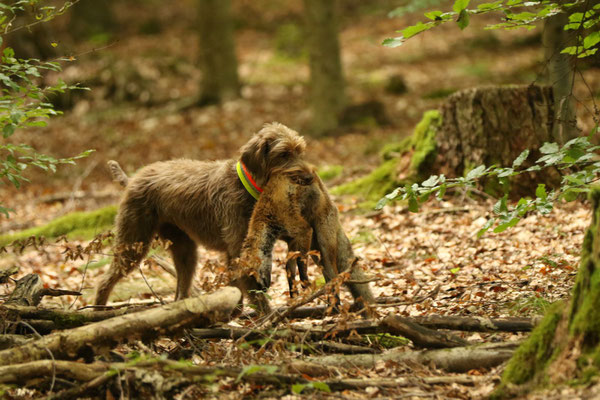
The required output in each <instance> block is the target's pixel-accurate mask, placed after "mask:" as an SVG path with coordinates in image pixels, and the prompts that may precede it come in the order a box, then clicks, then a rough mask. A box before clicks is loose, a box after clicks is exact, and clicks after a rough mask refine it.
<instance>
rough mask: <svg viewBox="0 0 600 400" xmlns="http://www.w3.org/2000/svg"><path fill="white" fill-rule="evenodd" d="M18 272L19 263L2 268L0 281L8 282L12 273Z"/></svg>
mask: <svg viewBox="0 0 600 400" xmlns="http://www.w3.org/2000/svg"><path fill="white" fill-rule="evenodd" d="M17 272H19V266H18V265H13V266H12V267H8V268H4V269H1V270H0V283H6V282H8V279H9V278H10V277H11V275H14V274H16V273H17Z"/></svg>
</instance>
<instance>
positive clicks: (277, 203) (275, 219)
mask: <svg viewBox="0 0 600 400" xmlns="http://www.w3.org/2000/svg"><path fill="white" fill-rule="evenodd" d="M282 235H283V236H287V237H290V238H293V240H294V248H295V249H297V250H299V251H300V252H301V253H302V254H304V255H306V254H307V252H308V250H309V249H311V248H312V249H314V250H317V251H319V252H320V254H321V258H320V259H317V260H315V261H317V262H319V264H320V265H321V267H322V270H323V275H324V276H325V280H326V281H330V280H331V279H333V278H334V277H335V276H336V275H337V274H338V273H340V272H344V271H349V272H350V281H348V282H347V283H346V286H347V287H348V288H349V289H350V292H351V293H352V296H353V297H354V299H355V309H357V310H361V309H363V308H364V306H365V305H366V304H372V303H374V298H373V295H372V293H371V290H370V289H369V285H368V283H367V282H366V280H365V276H364V274H363V272H362V271H361V269H360V268H358V266H357V265H356V261H357V258H356V257H355V255H354V252H353V250H352V246H351V245H350V241H349V240H348V237H347V236H346V234H345V233H344V231H343V230H342V226H341V224H340V221H339V217H338V210H337V207H336V206H335V204H334V203H333V202H332V201H331V199H330V197H329V195H328V193H327V190H326V188H325V185H324V184H323V182H322V181H321V179H320V178H319V176H318V175H317V174H316V173H315V172H314V170H312V169H310V170H306V167H305V166H304V165H303V166H299V167H298V168H290V169H288V170H284V171H280V172H277V173H275V174H273V175H272V176H271V179H270V180H269V181H268V182H267V184H266V186H265V187H264V190H263V192H262V194H261V196H260V198H259V199H258V202H257V203H256V206H255V207H254V212H253V213H252V218H251V220H250V226H249V229H248V236H247V237H246V240H245V241H244V244H243V248H242V254H241V257H240V261H239V263H240V266H241V267H242V268H243V269H247V270H249V272H250V273H253V272H254V273H255V278H256V282H257V285H258V287H269V286H270V279H271V253H272V250H273V245H274V243H275V240H276V239H277V238H278V237H280V236H282ZM303 268H305V267H304V266H301V268H300V270H301V273H302V269H303ZM286 269H287V273H288V282H289V284H290V290H292V285H293V283H292V282H293V279H294V275H295V265H290V263H289V262H288V263H287V264H286ZM304 275H306V270H305V269H304ZM247 276H248V273H242V279H247V278H246V277H247ZM301 278H302V277H301ZM251 283H252V282H251V281H248V282H247V283H246V284H247V285H249V284H251ZM257 300H259V301H266V300H264V299H261V298H258V299H257ZM257 305H258V306H259V309H266V308H267V306H266V305H264V304H260V303H259V304H257ZM369 312H370V311H369V310H365V311H364V312H363V314H364V315H368V314H369Z"/></svg>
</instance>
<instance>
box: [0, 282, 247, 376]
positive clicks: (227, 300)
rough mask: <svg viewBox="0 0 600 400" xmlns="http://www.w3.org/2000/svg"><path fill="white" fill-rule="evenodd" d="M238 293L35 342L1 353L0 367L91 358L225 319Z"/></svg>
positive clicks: (199, 299)
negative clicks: (121, 345)
mask: <svg viewBox="0 0 600 400" xmlns="http://www.w3.org/2000/svg"><path fill="white" fill-rule="evenodd" d="M240 299H241V293H240V291H239V290H238V289H237V288H233V287H225V288H223V289H220V290H218V291H216V292H215V293H212V294H209V295H205V296H199V297H192V298H188V299H184V300H181V301H177V302H175V303H171V304H167V305H164V306H162V307H158V308H153V309H150V310H147V311H141V312H139V313H134V314H127V315H123V316H119V317H115V318H111V319H109V320H105V321H101V322H96V323H93V324H90V325H85V326H82V327H79V328H75V329H72V330H69V331H62V332H57V333H53V334H50V335H48V336H45V337H43V338H41V339H39V340H36V341H35V342H32V343H28V344H25V345H22V346H19V347H15V348H12V349H9V350H4V351H0V365H7V364H14V363H21V362H26V361H32V360H39V359H42V358H47V357H50V356H51V355H52V357H53V358H61V357H69V358H77V357H84V358H91V357H92V356H93V354H94V350H95V349H96V348H102V347H103V346H106V345H112V344H114V343H118V342H120V341H124V340H131V339H133V338H145V339H146V338H151V337H155V336H159V335H161V334H167V333H176V332H178V331H180V330H181V329H183V328H184V327H186V326H190V325H197V324H199V323H204V324H208V323H211V322H214V321H215V320H225V319H228V318H229V317H230V314H231V312H232V311H233V310H234V308H235V307H236V306H237V305H238V303H239V301H240Z"/></svg>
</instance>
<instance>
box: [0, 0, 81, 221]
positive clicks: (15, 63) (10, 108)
mask: <svg viewBox="0 0 600 400" xmlns="http://www.w3.org/2000/svg"><path fill="white" fill-rule="evenodd" d="M78 1H79V0H75V1H66V2H64V4H63V5H62V6H60V7H55V6H45V5H44V1H43V0H16V1H12V2H11V3H10V4H7V3H6V2H0V31H1V32H3V35H6V34H8V33H10V32H14V31H16V30H18V29H21V28H23V27H31V26H32V25H35V24H36V23H41V22H46V21H49V20H50V19H52V18H54V17H56V16H58V15H61V14H63V13H64V12H66V10H67V9H68V8H69V7H71V6H72V5H74V4H75V3H77V2H78ZM25 10H31V11H32V12H33V13H34V15H35V19H36V22H34V23H32V24H28V25H24V26H21V27H13V21H14V20H15V19H16V16H17V13H19V12H24V11H25ZM0 44H2V37H0ZM59 61H60V60H59ZM60 70H61V65H60V64H59V63H58V62H56V61H40V60H38V59H21V58H17V57H16V56H15V52H14V50H13V49H12V48H10V47H6V48H5V49H4V51H3V52H2V57H1V63H0V131H1V132H2V139H3V141H2V142H0V184H4V183H6V182H10V183H12V184H13V185H14V186H15V187H17V188H19V187H20V186H21V184H22V182H27V181H28V179H27V178H26V177H25V176H24V175H23V173H24V171H25V170H26V169H27V167H28V166H34V167H37V168H40V169H42V170H45V171H49V172H56V167H57V165H59V164H74V163H75V160H77V159H80V158H83V157H87V156H88V155H89V154H90V153H91V152H92V150H87V151H84V152H82V153H80V154H78V155H76V156H74V157H68V158H55V157H52V156H49V155H45V154H41V153H38V152H37V151H36V150H35V149H34V148H33V147H31V146H29V145H26V144H22V143H16V144H15V143H10V142H8V139H9V138H10V137H11V136H12V135H13V134H14V133H15V131H16V130H17V129H26V128H31V127H42V126H46V120H47V119H48V118H50V117H53V116H56V115H59V114H60V111H57V110H55V108H54V106H53V105H52V104H51V103H50V102H49V101H48V96H49V95H50V94H53V93H62V92H64V91H65V90H71V89H85V88H81V87H79V86H77V85H67V84H66V83H65V82H63V81H62V80H58V82H57V83H55V84H53V85H50V86H43V85H42V82H43V75H44V74H45V73H46V72H48V71H54V72H58V71H60ZM9 211H10V210H9V209H7V208H4V207H1V206H0V214H4V215H6V216H8V212H9Z"/></svg>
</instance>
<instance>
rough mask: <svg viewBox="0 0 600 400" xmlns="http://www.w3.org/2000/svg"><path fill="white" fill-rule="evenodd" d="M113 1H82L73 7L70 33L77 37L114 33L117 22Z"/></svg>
mask: <svg viewBox="0 0 600 400" xmlns="http://www.w3.org/2000/svg"><path fill="white" fill-rule="evenodd" d="M112 3H113V1H112V0H93V1H81V2H79V3H76V4H74V5H73V9H72V10H71V11H70V12H71V21H70V22H69V31H70V32H71V33H72V34H73V35H74V36H75V37H82V36H85V37H90V36H94V35H102V34H107V33H112V32H114V30H115V29H116V28H117V22H116V19H115V17H114V15H113V12H112V5H113V4H112Z"/></svg>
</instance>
